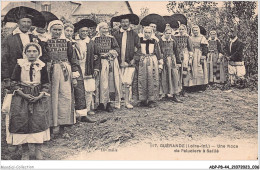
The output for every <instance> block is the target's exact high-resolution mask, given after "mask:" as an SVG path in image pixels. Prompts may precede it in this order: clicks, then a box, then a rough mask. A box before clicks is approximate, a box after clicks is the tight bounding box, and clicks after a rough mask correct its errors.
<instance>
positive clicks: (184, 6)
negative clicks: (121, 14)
mask: <svg viewBox="0 0 260 170" xmlns="http://www.w3.org/2000/svg"><path fill="white" fill-rule="evenodd" d="M222 3H223V5H222V6H221V7H220V6H219V5H218V2H214V1H182V2H179V1H171V2H169V3H168V4H167V9H168V11H169V12H173V13H182V14H184V15H185V16H186V17H187V18H188V26H189V27H191V25H192V24H197V25H201V26H203V27H204V28H205V29H206V30H207V32H209V31H210V30H211V29H216V31H217V34H218V38H219V39H220V41H221V43H222V44H223V45H224V46H226V45H228V43H229V38H228V36H227V34H228V32H229V30H230V29H231V28H233V27H234V26H237V28H238V37H239V38H240V39H241V40H242V41H243V43H244V44H245V49H244V58H245V63H246V69H247V76H251V75H255V74H257V73H258V72H257V70H258V22H257V21H258V15H256V8H257V2H256V1H225V2H222ZM254 77H257V76H254Z"/></svg>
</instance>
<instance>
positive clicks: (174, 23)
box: [163, 16, 179, 28]
mask: <svg viewBox="0 0 260 170" xmlns="http://www.w3.org/2000/svg"><path fill="white" fill-rule="evenodd" d="M163 18H164V20H165V21H166V23H167V24H170V26H171V28H179V23H178V22H177V20H176V19H175V18H174V17H172V16H163Z"/></svg>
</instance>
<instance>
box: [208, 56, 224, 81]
mask: <svg viewBox="0 0 260 170" xmlns="http://www.w3.org/2000/svg"><path fill="white" fill-rule="evenodd" d="M218 58H219V54H218V52H217V51H214V52H210V53H209V58H208V76H209V82H215V83H224V82H225V79H226V76H225V70H224V61H223V60H222V61H218Z"/></svg>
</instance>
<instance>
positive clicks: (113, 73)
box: [96, 59, 121, 107]
mask: <svg viewBox="0 0 260 170" xmlns="http://www.w3.org/2000/svg"><path fill="white" fill-rule="evenodd" d="M96 81H97V83H98V84H96V85H97V88H98V90H97V91H96V92H98V93H97V94H96V95H99V96H98V97H99V101H97V100H96V101H97V102H98V103H103V104H104V106H105V107H106V105H107V103H109V102H111V101H114V100H115V98H117V99H118V100H120V99H121V94H120V91H121V73H120V68H119V64H118V61H117V59H115V60H113V61H110V60H107V59H101V71H100V77H99V79H96Z"/></svg>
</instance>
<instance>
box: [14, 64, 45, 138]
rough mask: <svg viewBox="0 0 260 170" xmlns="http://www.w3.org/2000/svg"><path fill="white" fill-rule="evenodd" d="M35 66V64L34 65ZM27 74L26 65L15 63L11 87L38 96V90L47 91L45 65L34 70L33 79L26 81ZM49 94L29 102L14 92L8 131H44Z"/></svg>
mask: <svg viewBox="0 0 260 170" xmlns="http://www.w3.org/2000/svg"><path fill="white" fill-rule="evenodd" d="M36 67H37V66H36ZM38 67H39V66H38ZM29 76H30V75H29V71H28V69H27V70H26V67H24V66H20V65H18V64H17V65H16V66H15V68H14V72H13V74H12V77H11V80H12V81H13V82H12V89H13V90H14V91H15V90H17V89H20V90H22V91H23V93H25V94H31V95H33V96H39V94H40V92H48V91H49V80H48V74H47V69H46V66H44V67H42V68H41V70H38V71H36V73H35V77H36V78H35V79H32V81H31V82H29V81H27V80H28V79H30V78H28V77H29ZM49 104H50V100H49V96H47V95H44V97H43V98H42V99H40V100H38V101H36V102H35V103H31V102H29V101H28V100H27V99H24V98H22V97H21V96H20V95H18V94H17V93H14V96H13V99H12V103H11V109H10V125H9V131H10V132H11V133H18V134H30V133H38V132H42V131H45V130H47V129H48V128H49V126H50V124H49Z"/></svg>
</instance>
